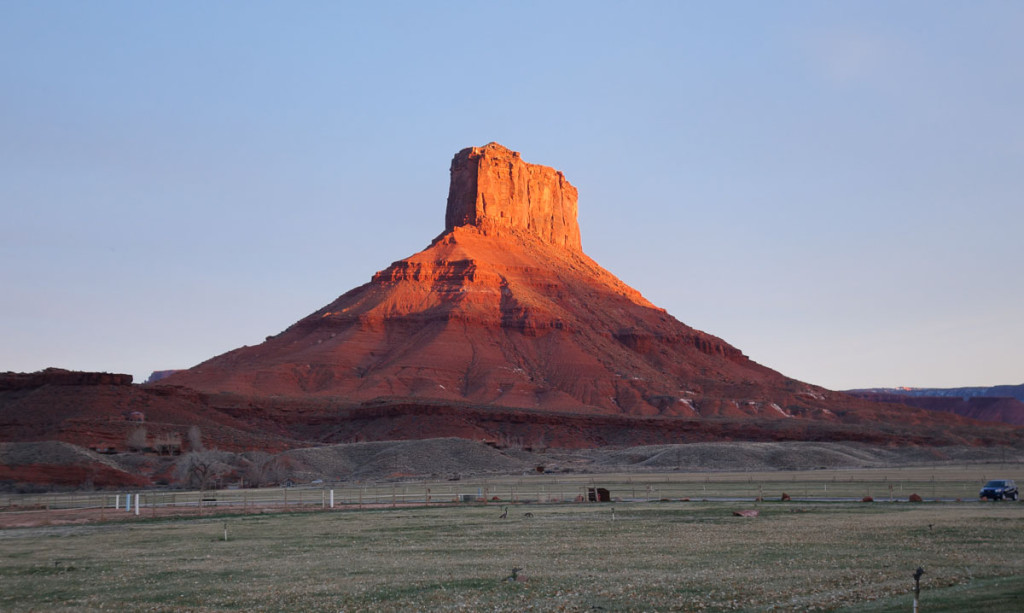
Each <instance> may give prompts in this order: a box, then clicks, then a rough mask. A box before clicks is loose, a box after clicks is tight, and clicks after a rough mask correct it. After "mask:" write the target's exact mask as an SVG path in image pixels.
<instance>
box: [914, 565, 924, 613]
mask: <svg viewBox="0 0 1024 613" xmlns="http://www.w3.org/2000/svg"><path fill="white" fill-rule="evenodd" d="M923 574H924V569H923V568H921V567H920V566H918V567H917V570H916V571H914V613H917V603H918V601H919V600H920V599H921V575H923Z"/></svg>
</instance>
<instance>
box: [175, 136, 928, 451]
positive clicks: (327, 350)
mask: <svg viewBox="0 0 1024 613" xmlns="http://www.w3.org/2000/svg"><path fill="white" fill-rule="evenodd" d="M576 213H577V209H576V189H575V188H573V187H572V185H570V184H569V182H568V181H567V180H566V179H565V177H564V176H562V174H561V173H559V172H558V171H556V170H554V169H552V168H548V167H545V166H538V165H534V164H527V163H526V162H523V161H522V159H521V158H520V156H519V154H518V153H515V152H513V151H510V150H508V149H506V148H505V147H502V146H501V145H498V144H495V143H491V144H489V145H486V146H484V147H473V148H469V149H464V150H462V151H460V152H459V153H458V154H456V155H455V158H454V160H453V161H452V165H451V186H450V189H449V196H448V204H447V209H446V214H445V226H446V230H445V231H444V232H443V233H442V234H441V235H440V236H438V237H436V238H435V239H434V240H433V242H432V243H431V244H430V246H428V247H427V248H426V249H424V250H423V251H421V252H419V253H417V254H414V255H412V256H410V257H408V258H406V259H404V260H400V261H397V262H395V263H393V264H392V265H391V266H389V267H388V268H386V269H384V270H382V271H380V272H378V273H377V274H375V275H374V276H373V278H372V279H371V281H370V282H369V283H366V284H365V285H363V286H361V287H357V288H355V289H353V290H351V291H349V292H347V293H345V294H343V295H342V296H340V297H338V298H337V299H336V300H335V301H334V302H332V303H331V304H329V305H327V306H325V307H323V308H321V309H320V310H318V311H316V312H314V313H312V314H311V315H309V316H307V317H305V318H303V319H301V320H299V321H298V322H296V323H295V324H293V325H292V326H290V327H289V328H288V329H286V330H284V331H283V332H281V333H279V334H276V335H272V336H269V337H267V340H266V341H265V342H263V343H261V344H259V345H256V346H252V347H242V348H239V349H236V350H234V351H230V352H228V353H225V354H223V355H220V356H217V357H214V358H212V359H210V360H207V361H206V362H203V363H202V364H199V365H197V366H195V367H193V368H190V369H188V370H185V371H181V372H177V373H174V374H172V375H171V376H169V377H167V379H165V380H163V381H161V382H160V383H158V384H157V385H160V384H165V383H166V384H168V385H178V386H185V387H189V388H193V389H196V390H199V391H201V392H204V393H209V394H222V393H233V394H237V395H239V396H240V397H246V398H253V399H268V398H276V399H280V400H281V401H286V400H287V401H288V402H291V401H294V402H295V403H298V404H300V405H302V406H304V407H307V409H305V410H304V411H303V412H301V420H302V423H304V424H308V425H309V426H308V427H310V428H312V425H311V424H312V423H313V422H314V421H315V422H317V423H321V424H330V429H331V433H329V434H325V433H321V434H318V436H322V437H326V438H324V440H337V437H359V436H366V437H368V438H376V439H382V438H417V437H421V436H427V433H428V432H430V433H432V434H433V435H434V436H438V435H443V436H466V437H473V438H484V437H487V436H490V435H491V433H493V432H495V431H502V432H506V433H510V432H512V431H513V430H514V429H515V428H520V427H521V428H522V432H523V434H522V436H524V437H525V438H527V439H533V438H537V439H543V438H549V439H551V438H555V437H557V438H558V439H559V444H560V445H564V446H571V445H572V444H573V443H572V442H571V441H569V440H566V439H565V438H563V434H556V433H557V432H563V433H564V432H565V431H572V429H571V428H570V429H569V430H564V429H560V428H559V427H558V426H557V425H556V422H557V423H563V424H564V423H568V422H567V419H568V417H567V416H568V415H573V416H575V417H576V418H581V419H584V420H585V421H586V420H589V421H588V422H587V423H590V426H588V428H589V433H588V434H582V430H576V431H577V432H580V434H578V435H575V436H576V438H577V439H579V441H578V442H577V443H576V444H596V441H605V442H609V441H613V440H615V441H619V438H618V437H620V436H626V435H625V434H623V432H622V430H623V429H625V430H628V431H629V432H632V433H637V432H640V431H641V430H643V429H644V427H642V426H639V425H637V424H635V423H633V422H629V425H628V426H627V425H624V424H625V423H626V422H619V421H614V420H613V421H604V422H601V423H602V424H604V425H601V426H599V425H598V422H597V421H595V420H596V419H597V418H598V417H601V418H616V419H617V418H621V417H625V418H628V419H648V418H659V419H660V418H669V419H673V420H683V421H684V422H685V423H689V424H691V425H692V424H699V429H702V431H703V432H704V433H705V434H701V435H700V436H704V435H706V433H707V432H709V430H708V429H709V428H711V425H710V420H706V418H715V419H716V420H740V421H743V420H760V421H761V422H764V423H769V422H771V423H774V425H772V426H771V427H770V428H769V430H770V431H772V432H775V433H776V435H777V436H779V437H789V436H800V435H799V434H793V433H794V432H796V431H797V430H800V429H801V428H803V427H805V426H804V425H802V424H805V423H806V422H807V421H813V422H817V423H818V424H834V423H839V424H842V423H854V424H863V423H865V422H869V421H870V420H871V419H872V418H873V417H874V416H875V415H877V414H878V413H877V412H876V411H877V406H875V405H871V404H870V403H866V402H863V401H857V400H856V399H853V398H851V397H849V396H846V395H844V394H838V393H835V392H830V391H828V390H824V389H821V388H818V387H815V386H812V385H808V384H805V383H801V382H799V381H794V380H792V379H790V378H788V377H786V376H784V375H782V374H781V373H778V372H776V371H774V370H771V369H770V368H766V367H765V366H762V365H760V364H757V363H755V362H753V361H752V360H750V359H749V358H748V357H747V356H745V355H744V354H743V353H742V352H741V351H740V350H739V349H737V348H735V347H733V346H731V345H729V344H728V343H727V342H725V341H724V340H722V339H720V338H717V337H715V336H713V335H711V334H707V333H705V332H702V331H700V330H695V329H693V328H691V327H689V326H687V325H686V324H684V323H682V322H680V321H679V320H677V319H675V318H674V317H672V316H671V315H669V314H668V313H666V312H665V311H664V310H663V309H660V308H658V307H656V306H654V305H653V304H651V303H650V302H648V301H647V300H646V299H644V297H643V296H642V295H640V293H639V292H638V291H636V290H635V289H633V288H631V287H629V286H628V285H626V284H625V283H623V282H622V281H620V280H619V279H617V278H616V277H615V276H614V275H612V274H611V273H610V272H608V271H607V270H605V269H604V268H602V267H601V266H599V265H598V264H597V263H596V262H594V261H593V260H592V259H590V258H589V257H587V256H586V255H585V254H584V253H583V251H582V249H581V247H580V238H579V226H578V225H577V223H576ZM314 400H315V401H316V402H320V403H324V406H330V407H332V408H331V409H330V411H328V413H329V414H321V413H320V412H319V411H316V410H313V409H312V408H311V407H312V406H313V402H314ZM254 402H256V401H255V400H254ZM259 402H263V401H262V400H260V401H259ZM872 407H874V408H872ZM339 410H344V411H345V415H346V416H347V417H346V418H345V419H344V420H341V419H340V418H339V417H338V414H337V411H339ZM886 410H890V409H886ZM901 410H902V409H901ZM915 413H916V414H917V415H927V413H926V412H925V411H916V412H915ZM357 414H358V415H363V416H364V417H363V418H359V419H363V421H361V422H359V423H361V424H362V425H357V421H358V420H357V419H356V417H355V415H357ZM274 415H275V416H274V418H273V421H274V422H275V423H284V422H285V421H288V420H291V419H292V417H288V416H286V415H285V414H284V413H278V412H277V411H274ZM539 416H546V417H548V418H549V421H544V420H542V419H541V418H540V417H539ZM902 419H904V420H908V419H910V416H909V415H907V414H906V413H903V414H902ZM550 420H553V421H550ZM780 422H789V423H788V424H786V425H782V423H780ZM645 423H646V422H645ZM673 423H674V422H673ZM513 424H519V425H513ZM541 424H543V425H541ZM299 426H300V424H298V423H296V424H295V427H299ZM605 426H607V428H606V427H605ZM324 427H326V426H324ZM651 427H652V428H655V429H657V430H658V432H659V436H667V434H666V433H668V432H672V431H673V430H672V429H671V428H669V427H668V426H666V425H665V424H664V423H661V422H659V423H658V424H657V425H655V426H651ZM695 427H696V426H695ZM818 427H819V428H821V427H824V426H818ZM858 427H859V426H858ZM682 432H683V431H682V430H679V431H678V433H679V434H678V436H683V437H687V438H692V437H694V436H697V435H696V434H694V433H693V432H689V433H687V434H682ZM784 432H785V433H784ZM867 434H868V433H858V434H857V436H867ZM303 436H305V435H303ZM517 436H519V434H517ZM637 436H638V435H637ZM637 436H633V437H632V439H631V440H638V439H637ZM645 436H646V435H645ZM676 436H677V434H672V435H671V438H672V440H676V438H675V437H676ZM742 436H747V437H749V436H752V435H751V434H745V435H742ZM627 438H628V437H627ZM318 440H319V439H318ZM584 440H586V441H587V443H583V442H582V441H584ZM644 440H651V441H653V440H664V439H646V438H645V439H644ZM620 442H621V441H620Z"/></svg>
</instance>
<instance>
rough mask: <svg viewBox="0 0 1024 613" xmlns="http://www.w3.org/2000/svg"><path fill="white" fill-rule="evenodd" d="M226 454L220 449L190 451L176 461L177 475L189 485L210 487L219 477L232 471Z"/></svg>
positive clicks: (199, 488)
mask: <svg viewBox="0 0 1024 613" xmlns="http://www.w3.org/2000/svg"><path fill="white" fill-rule="evenodd" d="M226 456H227V454H225V453H223V452H220V451H190V452H188V453H186V454H185V455H183V456H181V458H179V459H178V461H177V462H176V463H175V471H174V473H175V477H176V478H177V479H178V481H179V482H181V483H184V484H185V485H186V486H188V487H192V488H196V489H198V490H200V491H202V490H206V489H209V488H210V486H211V485H213V484H214V483H215V482H216V480H217V479H219V478H220V477H223V476H224V475H226V474H227V473H229V472H231V466H230V465H229V464H228V463H227V462H226V461H225V460H226V459H227V458H226Z"/></svg>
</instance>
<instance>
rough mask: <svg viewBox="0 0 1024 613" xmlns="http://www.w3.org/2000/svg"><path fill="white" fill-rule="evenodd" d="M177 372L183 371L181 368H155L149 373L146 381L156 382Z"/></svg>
mask: <svg viewBox="0 0 1024 613" xmlns="http://www.w3.org/2000/svg"><path fill="white" fill-rule="evenodd" d="M176 372H181V369H174V370H154V371H153V372H151V373H150V374H149V378H148V379H146V383H156V382H157V381H160V380H163V379H166V378H167V377H170V376H171V375H173V374H174V373H176Z"/></svg>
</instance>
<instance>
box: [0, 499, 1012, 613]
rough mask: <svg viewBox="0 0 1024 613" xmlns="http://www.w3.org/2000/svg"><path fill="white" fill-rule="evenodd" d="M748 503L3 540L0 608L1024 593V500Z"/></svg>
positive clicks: (337, 514)
mask: <svg viewBox="0 0 1024 613" xmlns="http://www.w3.org/2000/svg"><path fill="white" fill-rule="evenodd" d="M750 506H751V503H728V502H709V503H702V502H668V503H658V502H652V503H618V504H613V505H609V504H603V505H594V504H550V505H513V506H511V507H510V509H509V517H508V519H506V520H499V519H498V514H499V513H500V511H501V509H500V508H499V507H498V506H490V505H489V506H483V505H452V506H445V507H422V508H404V509H403V508H399V509H393V510H392V509H386V510H355V509H346V510H335V511H331V512H322V513H304V514H282V515H261V516H232V517H216V518H210V517H206V518H201V519H188V520H160V519H157V520H148V521H135V522H125V523H114V524H96V525H89V526H63V527H41V528H32V529H15V530H4V531H0V582H2V584H3V586H4V587H3V591H2V593H0V610H4V611H29V610H34V611H39V610H46V611H51V610H52V611H61V610H75V611H81V610H101V609H110V608H121V609H125V610H150V611H180V610H189V611H224V610H245V611H284V610H289V611H300V610H318V611H319V610H333V611H339V610H345V611H370V610H373V611H408V610H469V611H480V610H493V611H523V610H531V609H532V610H539V611H552V610H567V611H590V610H630V611H633V610H648V611H671V610H682V611H699V610H715V611H722V610H750V611H763V610H771V609H777V610H833V609H837V608H853V609H863V610H909V607H910V601H909V598H910V596H909V593H910V592H909V590H910V587H911V585H912V581H911V579H910V575H911V573H912V572H913V570H914V569H915V568H917V566H919V565H920V566H924V567H925V569H926V571H927V574H926V575H925V580H924V583H923V594H922V602H923V603H925V604H927V605H928V607H927V609H925V610H928V611H936V610H957V609H961V610H962V609H963V608H964V606H966V605H970V606H980V605H981V603H982V602H984V600H981V601H979V600H978V599H979V598H982V597H984V598H988V599H989V600H990V601H991V602H999V599H1000V598H1006V599H1009V598H1015V597H1020V596H1024V594H1021V593H1020V591H1021V589H1022V588H1021V587H1020V585H1021V583H1022V581H1021V578H1022V577H1024V557H1022V556H1020V554H1019V543H1017V542H1016V540H1015V539H1014V538H1011V537H1009V536H1008V535H1013V534H1020V533H1021V529H1022V528H1024V504H1013V503H1005V504H991V503H989V504H982V503H975V502H971V503H949V504H941V503H925V504H915V505H912V504H907V503H903V504H874V505H868V504H859V503H856V504H855V503H778V502H773V503H760V504H758V505H757V506H758V508H759V510H760V511H761V515H760V517H757V518H738V517H733V516H732V513H731V512H732V511H733V510H736V509H739V508H746V507H750ZM612 508H614V510H615V519H614V520H613V519H612ZM795 511H799V512H795ZM526 512H530V513H532V514H533V515H534V517H532V518H527V517H525V516H524V513H526ZM225 526H226V527H227V531H228V540H227V541H226V542H225V541H224V540H223V537H224V529H225ZM513 568H521V569H522V571H521V572H518V573H517V575H518V576H517V580H516V581H509V580H507V578H508V577H509V576H510V574H511V573H512V569H513ZM1014 590H1016V592H1015V591H1014ZM997 608H998V607H997Z"/></svg>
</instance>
